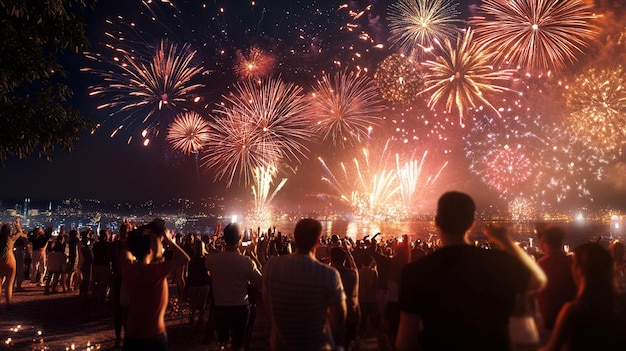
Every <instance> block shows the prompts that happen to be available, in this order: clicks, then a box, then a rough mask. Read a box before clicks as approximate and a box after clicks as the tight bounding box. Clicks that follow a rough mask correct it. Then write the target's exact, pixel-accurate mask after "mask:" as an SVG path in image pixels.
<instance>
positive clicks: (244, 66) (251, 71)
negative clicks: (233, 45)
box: [235, 46, 276, 79]
mask: <svg viewBox="0 0 626 351" xmlns="http://www.w3.org/2000/svg"><path fill="white" fill-rule="evenodd" d="M236 55H237V57H236V60H235V73H236V74H237V77H239V79H255V78H256V79H258V78H263V77H266V76H267V75H269V74H270V73H271V71H272V69H273V68H274V63H275V61H276V60H275V59H274V57H273V56H272V55H270V54H268V53H267V52H265V51H263V49H261V48H259V47H256V46H253V47H251V48H250V50H249V52H248V55H244V54H243V53H242V52H241V50H238V51H237V53H236Z"/></svg>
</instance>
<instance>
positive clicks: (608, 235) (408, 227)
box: [276, 219, 626, 248]
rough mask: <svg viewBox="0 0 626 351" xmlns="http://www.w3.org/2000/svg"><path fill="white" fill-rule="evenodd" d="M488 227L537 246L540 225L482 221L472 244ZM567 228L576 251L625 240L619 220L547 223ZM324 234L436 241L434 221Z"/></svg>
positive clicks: (331, 229) (287, 229) (353, 226)
mask: <svg viewBox="0 0 626 351" xmlns="http://www.w3.org/2000/svg"><path fill="white" fill-rule="evenodd" d="M296 222H297V221H295V220H294V221H282V222H278V223H277V226H276V227H277V230H278V231H281V232H282V233H283V234H286V235H289V234H291V233H293V227H294V226H295V223H296ZM489 223H496V224H499V225H503V226H505V227H506V228H507V230H508V232H509V233H510V234H511V236H512V237H513V239H514V240H516V241H518V242H527V243H529V244H530V242H531V241H532V242H533V244H534V245H536V240H535V239H536V236H535V234H534V226H535V224H536V223H537V222H531V221H522V222H516V221H501V222H493V221H479V222H476V224H475V225H474V228H473V229H472V231H471V232H470V234H469V239H470V241H475V240H478V241H480V240H483V239H484V235H483V234H482V229H483V228H484V227H485V226H486V225H487V224H489ZM548 223H551V224H554V225H559V226H562V227H563V228H565V230H566V233H567V238H566V240H565V243H566V244H567V245H569V246H570V247H572V248H573V247H574V246H576V245H578V244H580V243H583V242H586V241H590V240H598V238H600V240H601V241H602V242H608V241H609V240H612V239H620V240H621V241H625V240H626V231H625V230H624V226H623V221H622V220H621V219H620V220H619V221H618V220H613V221H582V220H581V221H553V222H548ZM322 224H323V228H324V233H325V234H326V235H329V236H330V235H333V234H337V235H339V236H348V237H351V238H352V239H353V240H361V239H363V237H365V236H366V235H369V237H372V236H373V235H375V234H376V233H381V236H382V239H383V240H388V239H393V238H398V237H400V236H402V235H403V234H407V235H408V236H409V237H410V238H411V239H412V240H422V241H429V240H436V229H435V223H434V221H412V222H375V221H322Z"/></svg>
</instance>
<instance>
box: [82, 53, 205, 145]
mask: <svg viewBox="0 0 626 351" xmlns="http://www.w3.org/2000/svg"><path fill="white" fill-rule="evenodd" d="M120 52H121V54H122V58H121V59H119V60H115V61H114V62H115V63H116V69H115V70H109V71H99V70H94V69H90V68H86V69H83V70H84V71H92V72H96V73H98V74H100V75H101V76H102V78H103V82H102V83H101V84H98V85H96V86H92V87H91V88H90V93H89V94H90V95H92V96H97V97H99V98H101V99H105V100H106V102H105V103H103V104H101V105H100V106H98V109H111V110H112V112H111V115H116V114H121V115H124V117H123V118H122V123H121V124H120V125H119V126H118V127H117V129H115V131H114V132H113V133H112V134H111V136H114V135H115V134H117V132H118V131H120V130H121V129H123V128H125V127H128V125H130V124H134V123H140V124H143V125H145V124H147V125H148V127H153V128H155V130H158V126H159V124H160V122H161V118H165V119H166V120H167V119H169V118H171V115H170V114H169V113H166V114H161V113H159V112H161V111H162V110H165V109H168V110H170V111H175V112H176V111H181V110H185V109H186V108H187V107H189V106H190V105H192V103H193V101H194V99H195V96H194V93H195V92H196V91H197V90H198V89H199V88H201V87H203V84H200V83H194V80H195V79H196V78H197V77H198V76H199V75H200V73H202V71H203V68H202V67H201V66H199V65H197V64H196V63H195V55H196V52H195V51H191V50H190V48H189V46H188V45H183V46H182V48H181V49H179V48H178V46H177V45H176V44H172V43H168V42H166V41H161V43H160V45H159V47H158V48H157V49H156V53H155V54H154V56H153V57H152V58H151V59H150V60H146V59H143V58H141V57H136V56H134V54H133V53H131V52H128V51H124V50H121V49H120ZM92 58H95V59H100V58H99V57H92ZM137 117H139V118H140V119H139V118H137ZM126 122H128V124H126ZM167 122H169V120H167ZM167 124H168V123H165V125H167ZM131 138H132V136H131ZM129 141H130V139H129Z"/></svg>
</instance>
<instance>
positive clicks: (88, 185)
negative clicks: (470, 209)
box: [0, 0, 626, 210]
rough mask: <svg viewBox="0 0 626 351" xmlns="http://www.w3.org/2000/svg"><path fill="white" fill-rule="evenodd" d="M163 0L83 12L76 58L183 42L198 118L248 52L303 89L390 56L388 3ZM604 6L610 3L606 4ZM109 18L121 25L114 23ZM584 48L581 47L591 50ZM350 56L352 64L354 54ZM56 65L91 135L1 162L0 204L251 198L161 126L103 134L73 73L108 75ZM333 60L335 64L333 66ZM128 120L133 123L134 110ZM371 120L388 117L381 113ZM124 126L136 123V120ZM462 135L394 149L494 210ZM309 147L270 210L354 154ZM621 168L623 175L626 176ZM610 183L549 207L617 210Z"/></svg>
mask: <svg viewBox="0 0 626 351" xmlns="http://www.w3.org/2000/svg"><path fill="white" fill-rule="evenodd" d="M129 3H132V4H129ZM174 3H175V4H176V6H175V7H174V6H170V5H168V3H166V2H161V1H160V0H156V1H155V4H151V5H150V9H152V10H153V13H152V14H151V13H149V11H148V10H147V8H146V7H145V6H144V5H141V3H140V2H139V1H128V0H100V1H99V2H98V4H97V7H96V9H95V11H93V12H90V13H88V14H87V15H86V19H87V22H88V32H87V33H88V36H89V39H90V40H91V42H92V45H91V47H90V48H89V50H88V51H89V52H91V53H98V54H101V55H103V56H104V57H107V56H108V57H111V55H112V54H111V50H110V48H107V47H106V46H105V44H110V45H113V46H117V45H124V46H125V47H126V48H128V47H131V46H135V47H136V49H137V52H138V53H139V52H142V51H146V50H148V49H147V48H153V47H155V46H156V45H158V42H159V41H160V40H161V39H162V38H167V39H168V40H171V41H173V42H176V43H179V44H181V45H182V44H184V43H188V44H189V45H190V47H191V48H192V49H193V50H197V56H198V63H199V64H200V65H202V66H203V67H204V68H205V69H206V74H203V75H202V76H201V77H200V78H199V82H200V83H202V84H203V85H204V88H202V89H201V90H200V91H199V92H198V93H199V95H201V96H202V100H201V101H200V103H199V106H202V107H201V108H199V109H200V110H201V111H202V112H204V113H206V114H207V115H209V114H211V112H212V110H213V109H214V107H215V105H216V104H217V103H219V102H220V101H221V99H222V96H223V95H225V94H226V93H227V92H228V91H231V90H232V88H233V86H234V84H236V82H237V80H238V78H237V77H236V75H235V74H234V73H233V62H234V61H235V60H236V58H237V55H241V53H242V52H244V53H245V52H246V50H248V49H249V48H250V47H252V46H257V47H260V48H263V49H264V50H267V51H270V52H271V53H272V54H273V57H274V60H275V65H274V67H273V69H272V76H278V75H280V76H281V77H282V79H283V80H285V81H289V82H295V83H297V84H300V85H301V86H303V87H308V86H311V85H313V84H315V82H316V81H317V80H318V79H319V78H320V77H321V76H322V74H323V72H324V73H325V72H336V71H338V70H342V69H344V68H349V69H354V68H355V67H359V68H367V69H368V72H369V75H370V76H373V72H374V70H375V69H376V65H377V64H378V63H379V62H381V61H382V60H383V59H384V58H385V57H387V56H388V55H390V54H391V53H394V52H396V51H397V48H394V47H389V45H388V42H387V39H388V38H389V30H388V23H387V20H386V12H387V5H388V4H389V3H392V1H376V0H373V1H352V2H348V3H346V4H347V6H346V7H342V6H341V5H342V4H344V2H334V1H333V2H331V1H317V2H315V1H296V0H293V1H288V0H282V1H276V0H267V1H262V0H261V1H256V2H254V5H252V4H251V1H234V0H228V1H218V0H213V1H186V2H183V1H175V2H174ZM316 3H317V4H316ZM459 3H460V4H459V6H458V7H457V10H458V11H459V12H460V17H462V18H466V17H467V16H468V15H469V14H471V13H472V11H473V10H472V9H473V8H474V7H475V6H476V3H479V1H478V0H476V1H467V0H464V1H460V2H459ZM613 3H614V4H619V3H620V2H619V0H615V1H614V2H613ZM202 4H206V6H201V5H202ZM322 4H324V5H322ZM368 5H371V7H368ZM601 6H602V7H603V8H605V9H606V8H610V7H611V6H615V5H611V1H603V2H602V4H601ZM222 8H223V9H224V12H223V13H222V12H221V9H222ZM350 9H354V10H355V11H356V12H358V10H363V11H364V14H363V16H362V17H359V18H356V19H355V18H354V16H352V17H351V15H350V13H349V12H348V10H350ZM616 13H617V12H616ZM120 14H121V15H123V17H124V18H123V19H120V18H119V17H117V15H120ZM151 17H154V19H155V20H152V19H151ZM609 18H610V20H614V21H616V22H618V23H619V21H620V20H619V17H617V18H616V17H607V21H609ZM107 20H109V21H110V23H107ZM128 23H134V24H135V26H134V27H129V26H128V25H127V24H128ZM348 23H352V24H355V25H357V27H355V28H356V29H354V31H349V30H346V25H347V24H348ZM621 23H624V21H622V22H621ZM129 28H134V29H133V30H135V32H134V33H131V30H130V29H129ZM116 30H119V31H120V33H124V36H125V37H126V38H132V40H128V41H127V42H125V43H120V42H119V41H118V40H116V39H114V38H112V37H110V36H106V35H105V32H115V31H116ZM360 31H364V32H366V33H368V35H369V36H370V37H369V38H370V39H371V40H370V41H364V40H360V39H359V35H358V33H359V32H360ZM133 41H136V43H134V42H133ZM372 43H374V44H375V43H383V44H384V45H385V47H384V48H383V49H374V48H372V46H373V44H372ZM590 46H591V48H589V49H588V50H595V49H597V48H596V47H595V46H593V45H590ZM356 52H358V53H359V55H355V53H356ZM585 54H586V55H579V56H581V57H579V58H578V60H577V62H576V63H574V64H570V67H568V69H570V70H572V71H575V70H576V69H579V68H580V66H582V65H584V64H588V63H589V60H590V55H592V54H593V53H590V52H589V51H587V52H586V53H585ZM582 56H584V57H582ZM63 61H64V62H65V65H66V69H67V70H68V72H69V73H70V77H71V78H70V84H71V86H72V87H73V88H74V101H73V102H72V103H73V105H74V106H75V107H76V108H77V109H79V110H80V111H81V112H82V113H83V114H84V115H86V116H88V117H89V118H91V119H93V120H95V121H96V122H98V123H100V124H101V126H100V128H99V129H98V130H97V131H96V132H95V133H94V134H93V135H89V134H88V135H84V136H83V137H82V139H81V140H80V141H78V142H76V143H75V145H74V150H73V151H72V152H71V153H68V152H63V151H56V152H55V153H54V155H53V161H52V162H48V161H45V160H40V159H38V158H37V157H36V155H35V156H33V157H30V158H29V159H26V160H19V159H17V158H9V160H8V161H7V164H6V166H5V167H4V168H2V169H0V184H3V185H2V191H1V194H0V199H2V200H5V201H6V199H23V198H25V197H30V198H33V199H40V200H44V201H47V200H59V199H63V198H70V197H74V198H95V199H101V200H106V201H123V202H141V201H145V200H166V199H168V198H172V197H186V198H191V199H199V198H202V197H206V196H209V195H220V194H226V195H227V196H231V195H236V196H239V197H242V198H245V197H246V196H250V197H251V195H249V194H250V190H249V189H247V188H245V187H244V186H243V184H240V182H238V181H237V180H235V181H234V183H233V185H232V186H230V187H229V188H227V187H226V184H225V181H224V180H218V181H214V177H213V173H212V171H210V170H209V171H206V170H203V169H202V168H201V169H200V172H197V171H196V163H195V160H194V158H193V157H192V156H185V155H183V154H181V153H180V152H177V151H176V150H173V149H172V147H171V146H170V145H169V144H168V143H167V141H166V140H165V138H164V135H165V129H166V128H165V127H164V126H163V124H161V125H160V126H159V127H158V128H160V132H159V134H158V135H157V136H156V137H154V138H152V139H151V142H150V144H149V145H148V146H143V145H142V144H141V142H140V139H139V138H137V137H135V139H133V141H132V142H130V143H127V139H128V137H129V136H130V135H136V134H137V133H138V131H140V130H141V129H142V128H143V127H145V126H142V124H141V123H140V122H135V123H129V124H128V125H129V128H128V129H125V130H122V131H120V132H119V134H118V135H116V136H115V137H110V134H111V133H112V131H113V130H115V128H117V126H118V125H119V124H120V122H119V121H120V119H121V118H124V112H121V113H119V114H116V115H114V116H109V114H110V113H111V112H113V111H112V110H110V109H109V110H107V109H101V110H98V109H97V106H98V105H101V104H103V103H106V101H103V98H102V97H94V96H89V95H88V92H89V91H90V87H93V86H95V85H98V84H102V77H101V76H99V75H98V74H94V73H93V72H81V71H80V69H81V68H85V67H89V68H91V69H96V70H104V71H106V70H110V69H115V66H113V65H108V64H107V62H104V61H100V62H98V61H94V60H90V59H88V58H85V57H83V56H79V55H70V56H68V57H65V58H64V59H63ZM336 62H341V67H338V65H337V64H336ZM305 90H306V88H305ZM135 113H136V114H137V115H140V114H141V113H142V112H141V111H138V112H135ZM383 114H388V115H393V113H392V112H389V110H388V111H387V112H384V113H383ZM440 116H442V114H440ZM442 118H443V117H442ZM133 119H134V120H141V118H138V117H133ZM392 124H393V123H391V118H386V119H385V120H384V122H382V123H381V127H380V129H377V130H375V131H374V136H375V137H376V136H383V135H387V134H389V133H390V132H389V131H390V130H393V126H392ZM470 130H471V126H468V127H466V128H465V129H460V127H458V125H457V126H456V128H449V129H447V131H446V133H447V136H448V141H446V145H445V146H442V143H440V142H437V141H434V140H428V139H427V138H424V139H422V140H421V141H420V142H419V143H417V144H410V145H407V146H404V147H405V148H407V147H408V148H411V149H412V148H416V149H420V148H421V149H424V150H429V152H430V153H431V154H430V155H429V157H431V158H432V159H431V160H433V159H434V160H435V162H434V163H433V164H441V163H443V162H445V161H447V162H448V164H447V166H446V168H445V172H443V173H442V175H441V179H440V180H439V184H438V185H437V187H436V188H435V189H433V192H432V194H431V197H433V198H434V197H436V196H437V195H438V194H439V193H440V192H442V191H445V190H451V189H457V190H462V191H467V192H469V193H470V194H472V195H473V196H474V197H476V198H477V200H478V202H479V204H482V205H485V204H487V203H493V204H495V205H497V206H503V204H504V200H502V199H498V192H497V191H496V190H494V189H493V188H490V187H489V186H488V185H486V184H485V183H484V182H482V181H481V178H480V177H479V176H477V175H476V174H473V173H471V172H470V171H469V170H468V169H469V164H470V160H468V157H467V156H466V152H465V151H464V149H463V148H464V146H465V143H464V142H463V140H461V139H462V135H463V134H464V133H468V132H469V131H470ZM309 147H310V149H311V152H310V153H309V154H308V158H302V159H301V160H300V161H301V164H298V163H297V162H292V163H291V164H290V167H291V168H294V169H295V170H296V173H295V174H290V175H289V180H288V182H287V183H286V185H285V187H284V189H283V190H281V192H280V193H279V194H278V195H277V197H276V201H277V202H280V203H282V204H287V205H289V204H296V203H303V202H311V201H316V200H315V199H316V197H315V194H318V193H320V192H324V191H326V190H327V189H326V188H325V187H324V184H322V182H321V180H320V178H321V175H322V173H323V170H322V167H321V166H320V164H319V161H318V160H317V156H323V157H324V158H325V160H330V162H333V161H336V160H344V161H349V158H350V156H345V155H354V154H356V153H357V152H358V151H356V150H358V148H359V147H354V148H345V149H344V148H340V147H336V146H331V145H328V143H322V144H321V145H319V144H311V145H309ZM375 150H378V149H374V148H373V150H371V151H372V152H376V151H375ZM327 162H329V161H327ZM624 162H626V159H624V156H623V153H622V156H620V157H618V158H616V159H615V160H614V161H613V166H614V167H615V168H614V169H618V170H619V169H620V168H618V167H617V166H616V165H624ZM621 169H622V170H624V172H626V167H622V168H621ZM613 176H614V178H615V177H616V178H617V180H615V179H613V181H612V182H610V183H609V182H607V181H599V180H596V179H593V180H590V181H589V182H588V188H589V191H590V195H589V196H586V197H583V198H576V197H574V198H570V199H566V200H565V201H564V202H563V203H562V204H561V208H560V210H571V209H573V208H576V207H578V206H584V205H587V206H589V207H591V208H598V207H612V208H618V209H621V210H626V184H625V183H626V181H625V180H624V178H626V175H623V174H622V175H620V172H617V176H615V174H613ZM589 198H593V201H589Z"/></svg>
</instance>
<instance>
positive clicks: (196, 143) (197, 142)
mask: <svg viewBox="0 0 626 351" xmlns="http://www.w3.org/2000/svg"><path fill="white" fill-rule="evenodd" d="M208 139H209V123H208V122H207V121H206V120H205V119H204V118H202V116H200V115H199V114H197V113H196V112H185V113H182V114H179V115H178V116H176V118H175V119H174V121H173V122H172V124H170V126H169V127H168V129H167V141H169V142H170V144H171V145H172V147H173V148H174V149H176V150H179V151H181V152H182V153H184V154H185V155H191V154H193V153H197V152H198V151H200V150H202V148H203V147H204V144H205V143H206V142H207V141H208Z"/></svg>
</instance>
